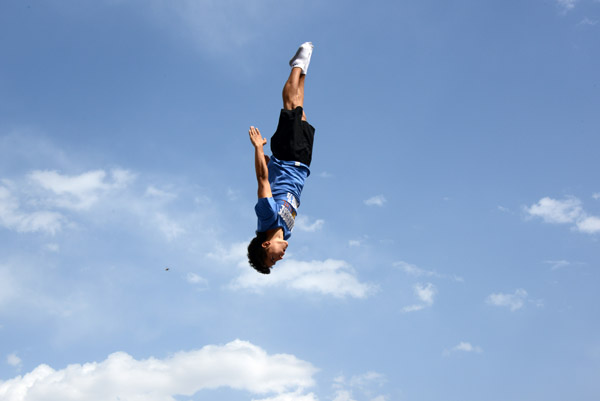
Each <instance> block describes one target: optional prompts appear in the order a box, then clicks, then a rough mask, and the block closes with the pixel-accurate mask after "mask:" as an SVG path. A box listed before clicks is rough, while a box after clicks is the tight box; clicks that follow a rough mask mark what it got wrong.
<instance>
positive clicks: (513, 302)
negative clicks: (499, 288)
mask: <svg viewBox="0 0 600 401" xmlns="http://www.w3.org/2000/svg"><path fill="white" fill-rule="evenodd" d="M527 297H528V294H527V291H525V290H524V289H522V288H519V289H517V290H516V291H515V292H514V293H513V294H504V293H501V292H500V293H496V294H491V295H489V296H488V297H487V298H486V303H488V304H490V305H494V306H506V307H508V308H510V310H511V311H516V310H517V309H521V308H522V307H523V305H524V303H525V300H526V299H527Z"/></svg>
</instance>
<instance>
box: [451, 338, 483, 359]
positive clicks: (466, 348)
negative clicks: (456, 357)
mask: <svg viewBox="0 0 600 401" xmlns="http://www.w3.org/2000/svg"><path fill="white" fill-rule="evenodd" d="M454 352H474V353H476V354H481V353H482V352H483V349H482V348H481V347H479V346H476V345H472V344H471V343H469V342H464V341H461V342H460V343H459V344H458V345H456V346H454V347H452V348H450V349H449V350H444V352H443V354H444V355H445V356H448V355H450V354H452V353H454Z"/></svg>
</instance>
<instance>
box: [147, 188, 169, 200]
mask: <svg viewBox="0 0 600 401" xmlns="http://www.w3.org/2000/svg"><path fill="white" fill-rule="evenodd" d="M144 195H145V196H147V197H150V198H156V199H159V200H162V201H170V200H173V199H175V198H177V194H174V193H171V192H167V191H164V190H162V189H159V188H156V187H155V186H153V185H150V186H149V187H148V188H146V193H145V194H144Z"/></svg>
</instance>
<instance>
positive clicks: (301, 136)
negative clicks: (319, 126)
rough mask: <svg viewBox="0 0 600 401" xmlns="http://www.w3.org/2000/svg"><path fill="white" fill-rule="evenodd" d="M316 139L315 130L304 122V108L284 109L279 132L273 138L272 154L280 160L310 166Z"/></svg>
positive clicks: (280, 115) (278, 126) (280, 116)
mask: <svg viewBox="0 0 600 401" xmlns="http://www.w3.org/2000/svg"><path fill="white" fill-rule="evenodd" d="M314 138H315V128H314V127H313V126H312V125H310V124H309V123H308V122H306V121H302V107H300V106H298V107H296V108H295V109H294V110H285V109H282V110H281V113H280V114H279V124H277V131H275V133H274V134H273V136H272V137H271V152H272V153H273V156H275V157H276V158H278V159H279V160H286V161H292V162H301V163H304V164H306V165H307V166H310V162H311V160H312V148H313V141H314Z"/></svg>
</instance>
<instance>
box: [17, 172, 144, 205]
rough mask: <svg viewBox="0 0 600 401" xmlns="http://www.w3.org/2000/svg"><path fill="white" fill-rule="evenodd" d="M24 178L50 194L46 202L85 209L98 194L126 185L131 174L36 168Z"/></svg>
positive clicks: (130, 179)
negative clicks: (60, 171) (64, 172)
mask: <svg viewBox="0 0 600 401" xmlns="http://www.w3.org/2000/svg"><path fill="white" fill-rule="evenodd" d="M28 177H29V179H30V180H31V181H32V182H33V183H34V184H37V186H39V187H40V188H43V189H45V190H47V191H49V192H50V194H51V196H50V197H47V198H45V199H44V200H45V201H46V202H48V203H49V204H50V205H53V206H57V207H61V208H66V209H75V210H87V209H89V208H90V207H91V206H92V205H93V204H94V203H96V202H97V201H98V199H99V198H100V197H101V196H102V195H106V194H107V193H108V192H110V191H111V190H113V189H121V188H124V187H126V186H127V185H128V184H129V183H131V182H132V181H133V179H134V174H132V173H131V172H129V171H127V170H121V169H116V170H112V171H111V172H110V173H109V174H107V172H106V171H104V170H94V171H88V172H85V173H82V174H79V175H65V174H60V173H58V172H57V171H49V170H44V171H42V170H36V171H33V172H31V173H30V174H29V176H28Z"/></svg>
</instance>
